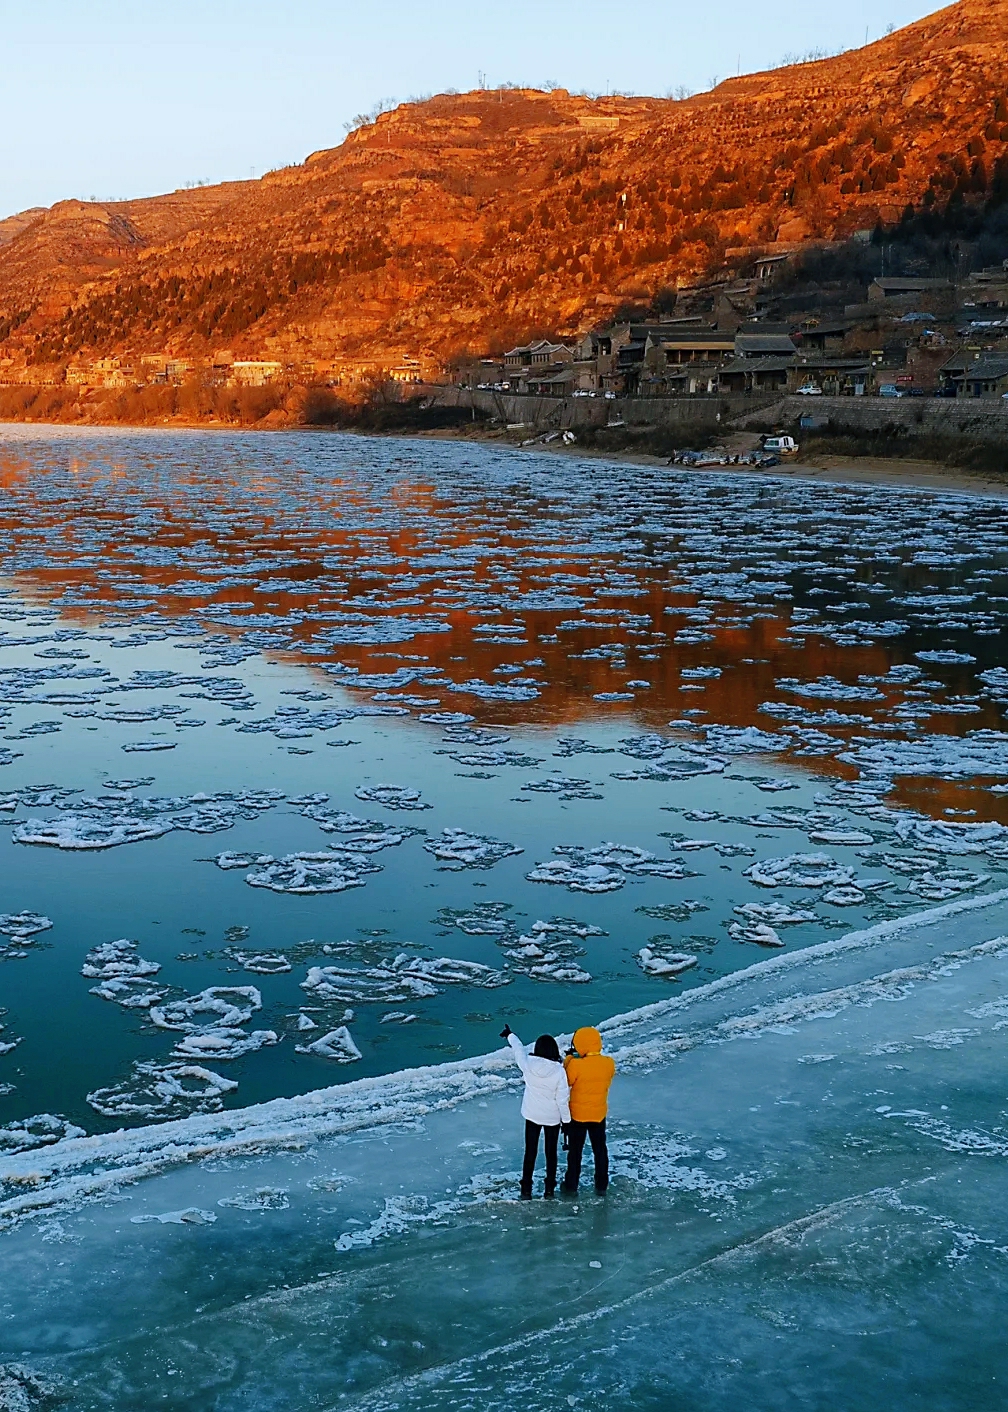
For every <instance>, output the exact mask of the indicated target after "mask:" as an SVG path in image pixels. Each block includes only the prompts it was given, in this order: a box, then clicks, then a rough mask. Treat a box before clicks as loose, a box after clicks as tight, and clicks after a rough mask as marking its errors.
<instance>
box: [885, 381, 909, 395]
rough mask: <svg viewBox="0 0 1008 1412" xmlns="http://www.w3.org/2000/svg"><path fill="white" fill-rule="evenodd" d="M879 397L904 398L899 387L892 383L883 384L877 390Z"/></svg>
mask: <svg viewBox="0 0 1008 1412" xmlns="http://www.w3.org/2000/svg"><path fill="white" fill-rule="evenodd" d="M878 395H879V396H880V397H905V396H906V394H905V393H904V391H903V389H902V388H901V387H897V386H896V384H895V383H894V382H884V383H883V384H882V386H881V387H880V388H879V390H878Z"/></svg>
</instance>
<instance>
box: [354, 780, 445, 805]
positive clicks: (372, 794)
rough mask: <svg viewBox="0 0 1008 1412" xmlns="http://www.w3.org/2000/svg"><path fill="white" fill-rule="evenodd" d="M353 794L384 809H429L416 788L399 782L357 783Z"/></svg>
mask: <svg viewBox="0 0 1008 1412" xmlns="http://www.w3.org/2000/svg"><path fill="white" fill-rule="evenodd" d="M354 794H355V796H356V797H357V798H358V799H360V800H363V801H364V803H366V804H381V805H383V806H384V807H385V808H386V809H406V810H420V809H431V808H433V805H431V804H425V803H424V801H423V800H422V799H421V797H420V791H419V790H418V789H409V788H407V787H406V786H405V785H399V784H373V785H363V784H362V785H358V786H357V788H356V789H355V790H354Z"/></svg>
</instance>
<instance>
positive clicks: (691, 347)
mask: <svg viewBox="0 0 1008 1412" xmlns="http://www.w3.org/2000/svg"><path fill="white" fill-rule="evenodd" d="M734 353H735V335H734V334H733V333H730V332H727V331H723V330H719V329H711V328H697V327H695V326H694V327H686V328H679V329H665V328H661V327H659V328H657V329H652V330H650V331H649V332H648V335H647V338H646V339H645V340H644V348H643V364H644V367H643V369H642V370H641V371H642V374H643V376H642V377H639V378H638V384H637V388H636V389H632V388H631V387H630V384H629V382H628V391H632V390H637V391H640V392H644V393H646V394H647V395H649V396H651V397H663V396H682V395H686V396H695V395H696V394H697V393H710V392H715V391H716V390H717V381H718V371H719V369H720V368H721V367H722V366H723V365H724V364H725V363H727V362H729V361H730V360H731V358H732V357H733V355H734ZM620 356H621V358H622V357H623V353H622V352H621V354H620Z"/></svg>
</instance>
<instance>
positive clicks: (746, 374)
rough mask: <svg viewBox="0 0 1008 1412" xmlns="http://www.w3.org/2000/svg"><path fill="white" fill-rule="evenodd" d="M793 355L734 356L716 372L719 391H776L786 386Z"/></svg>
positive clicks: (792, 364)
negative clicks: (765, 356) (734, 357)
mask: <svg viewBox="0 0 1008 1412" xmlns="http://www.w3.org/2000/svg"><path fill="white" fill-rule="evenodd" d="M793 366H794V357H793V356H790V357H789V356H787V355H784V356H782V357H776V358H774V357H768V358H753V357H746V358H736V359H734V360H733V361H732V362H730V363H726V364H725V365H724V367H722V368H721V369H720V370H719V372H718V391H719V392H776V391H778V390H780V391H783V390H784V389H785V388H786V387H787V382H788V374H789V373H790V371H791V369H792V367H793Z"/></svg>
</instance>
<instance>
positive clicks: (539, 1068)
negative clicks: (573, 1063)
mask: <svg viewBox="0 0 1008 1412" xmlns="http://www.w3.org/2000/svg"><path fill="white" fill-rule="evenodd" d="M508 1044H510V1046H511V1048H512V1050H513V1051H514V1057H515V1059H516V1060H517V1063H518V1067H519V1069H521V1071H522V1077H523V1078H524V1080H525V1096H524V1098H523V1099H522V1107H521V1111H522V1117H523V1118H524V1119H526V1121H527V1122H529V1123H539V1124H540V1126H541V1127H544V1128H555V1127H556V1126H557V1125H558V1124H559V1123H569V1122H570V1120H571V1116H570V1089H569V1087H568V1085H567V1075H566V1074H565V1073H564V1067H563V1065H562V1064H558V1063H556V1062H555V1061H554V1060H553V1059H540V1057H539V1056H538V1054H529V1053H528V1051H527V1050H526V1048H525V1046H524V1044H522V1042H521V1040H520V1039H519V1038H518V1036H517V1035H516V1034H509V1035H508Z"/></svg>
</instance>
